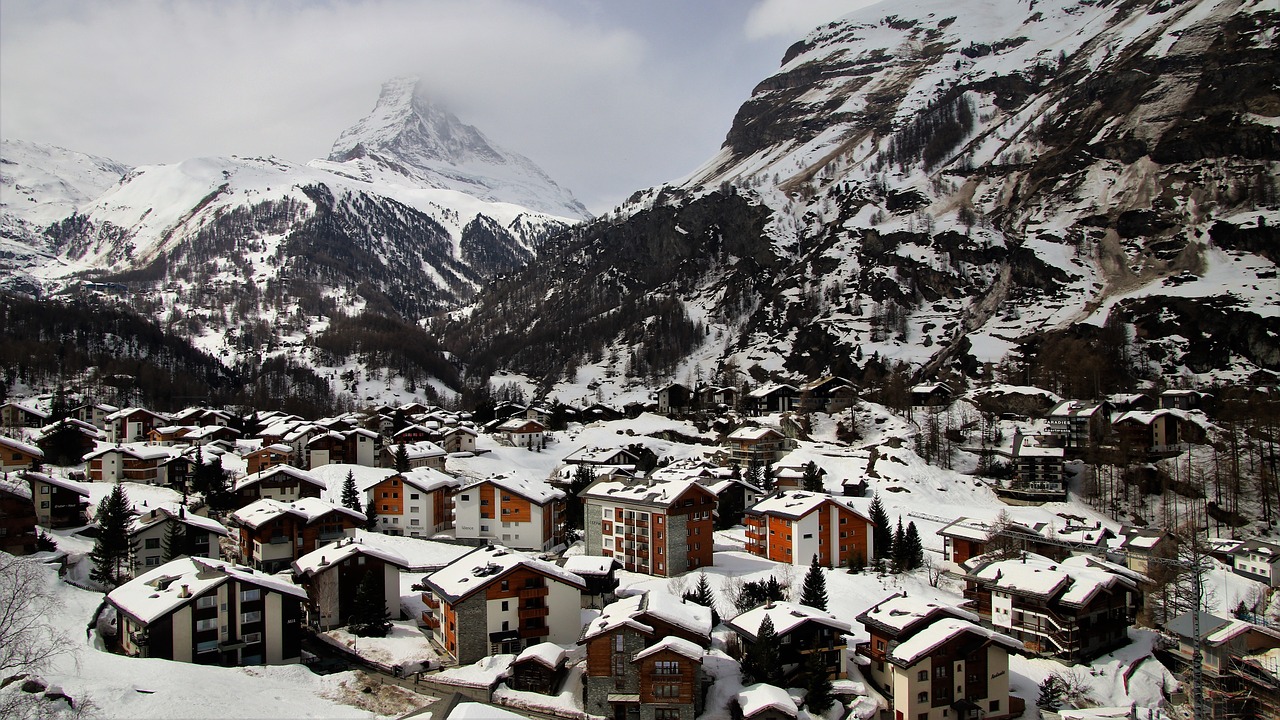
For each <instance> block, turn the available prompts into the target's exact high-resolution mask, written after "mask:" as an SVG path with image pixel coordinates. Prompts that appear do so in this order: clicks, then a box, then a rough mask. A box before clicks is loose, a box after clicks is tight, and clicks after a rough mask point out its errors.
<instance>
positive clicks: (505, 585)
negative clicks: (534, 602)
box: [502, 580, 511, 590]
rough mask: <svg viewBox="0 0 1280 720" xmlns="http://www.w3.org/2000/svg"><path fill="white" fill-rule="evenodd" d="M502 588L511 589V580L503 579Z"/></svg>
mask: <svg viewBox="0 0 1280 720" xmlns="http://www.w3.org/2000/svg"><path fill="white" fill-rule="evenodd" d="M502 589H503V590H510V589H511V582H510V581H508V580H503V581H502Z"/></svg>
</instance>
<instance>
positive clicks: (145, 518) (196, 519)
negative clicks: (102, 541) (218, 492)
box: [129, 505, 231, 536]
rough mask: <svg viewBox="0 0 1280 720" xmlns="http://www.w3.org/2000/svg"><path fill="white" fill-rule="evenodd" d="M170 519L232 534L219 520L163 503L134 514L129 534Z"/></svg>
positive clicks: (220, 532)
mask: <svg viewBox="0 0 1280 720" xmlns="http://www.w3.org/2000/svg"><path fill="white" fill-rule="evenodd" d="M170 519H173V521H175V522H180V523H182V524H184V525H190V526H191V527H194V528H199V529H201V530H204V531H206V532H211V533H217V534H219V535H224V536H229V535H230V534H231V533H230V531H228V530H227V528H226V527H225V526H224V525H223V524H222V523H220V522H218V521H217V520H214V519H213V518H207V517H204V516H203V515H196V514H195V513H192V512H187V511H186V508H182V507H181V506H175V505H161V506H159V507H156V508H153V509H152V510H151V511H150V512H144V513H142V514H141V515H136V516H134V518H133V520H132V522H131V523H130V527H129V534H131V535H133V534H137V533H140V532H142V531H143V530H146V529H147V528H150V527H153V526H155V525H159V524H161V523H164V522H168V521H169V520H170Z"/></svg>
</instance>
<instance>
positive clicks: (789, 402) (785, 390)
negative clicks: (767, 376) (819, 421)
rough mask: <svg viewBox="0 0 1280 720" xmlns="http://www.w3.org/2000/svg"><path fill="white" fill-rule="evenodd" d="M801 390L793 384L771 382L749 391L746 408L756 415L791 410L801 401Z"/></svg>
mask: <svg viewBox="0 0 1280 720" xmlns="http://www.w3.org/2000/svg"><path fill="white" fill-rule="evenodd" d="M799 395H800V392H799V391H798V390H796V388H795V387H793V386H791V385H779V384H776V383H771V384H768V385H761V386H760V387H758V388H756V389H755V390H752V391H751V392H749V393H747V398H746V403H745V404H746V408H744V409H746V410H748V411H749V412H751V413H752V414H754V415H769V414H771V413H782V412H790V411H791V410H794V409H795V407H796V403H797V402H798V401H799Z"/></svg>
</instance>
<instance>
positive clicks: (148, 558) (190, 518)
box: [129, 507, 231, 577]
mask: <svg viewBox="0 0 1280 720" xmlns="http://www.w3.org/2000/svg"><path fill="white" fill-rule="evenodd" d="M173 523H177V524H178V525H180V526H181V530H180V531H179V532H180V533H181V534H180V535H179V536H178V539H179V542H180V544H179V546H178V547H176V548H173V549H172V553H173V557H179V556H183V555H186V556H189V557H203V558H212V559H214V560H217V559H220V558H221V556H222V549H221V547H220V545H219V541H220V540H221V539H222V538H224V537H230V536H231V533H230V532H228V531H227V529H226V528H225V527H223V525H222V523H220V522H218V521H217V520H214V519H212V518H207V517H203V516H200V515H196V514H195V513H191V512H187V509H186V508H184V507H177V508H166V507H159V508H154V509H152V510H150V511H148V512H145V513H142V514H141V515H137V516H135V517H134V518H133V521H132V522H131V523H130V525H129V540H130V542H131V543H132V544H133V553H132V555H133V575H134V577H137V576H139V575H141V574H142V573H144V572H146V571H147V570H150V569H152V568H156V567H159V566H161V565H163V564H164V562H165V554H166V552H167V551H166V548H165V546H164V541H165V537H166V536H167V535H168V533H169V532H170V530H169V527H170V525H172V524H173Z"/></svg>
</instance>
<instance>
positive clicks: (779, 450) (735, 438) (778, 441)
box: [724, 425, 794, 468]
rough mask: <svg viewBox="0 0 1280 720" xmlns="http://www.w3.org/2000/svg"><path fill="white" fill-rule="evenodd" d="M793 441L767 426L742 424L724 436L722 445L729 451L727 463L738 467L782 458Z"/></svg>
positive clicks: (772, 461)
mask: <svg viewBox="0 0 1280 720" xmlns="http://www.w3.org/2000/svg"><path fill="white" fill-rule="evenodd" d="M793 445H794V443H793V442H792V441H791V440H789V439H788V438H787V437H786V436H785V435H783V434H782V433H780V432H778V431H777V430H774V429H773V428H768V427H753V426H749V425H746V426H743V427H740V428H738V429H737V430H734V431H733V432H731V433H729V434H728V435H726V436H725V439H724V447H725V448H726V449H727V450H728V451H729V455H728V464H729V465H737V466H738V467H743V468H745V467H747V466H748V465H752V464H755V465H759V466H760V467H765V466H766V465H772V464H774V463H776V462H778V461H779V460H781V459H782V456H783V455H785V454H786V453H787V451H789V450H791V449H792V447H793Z"/></svg>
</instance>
